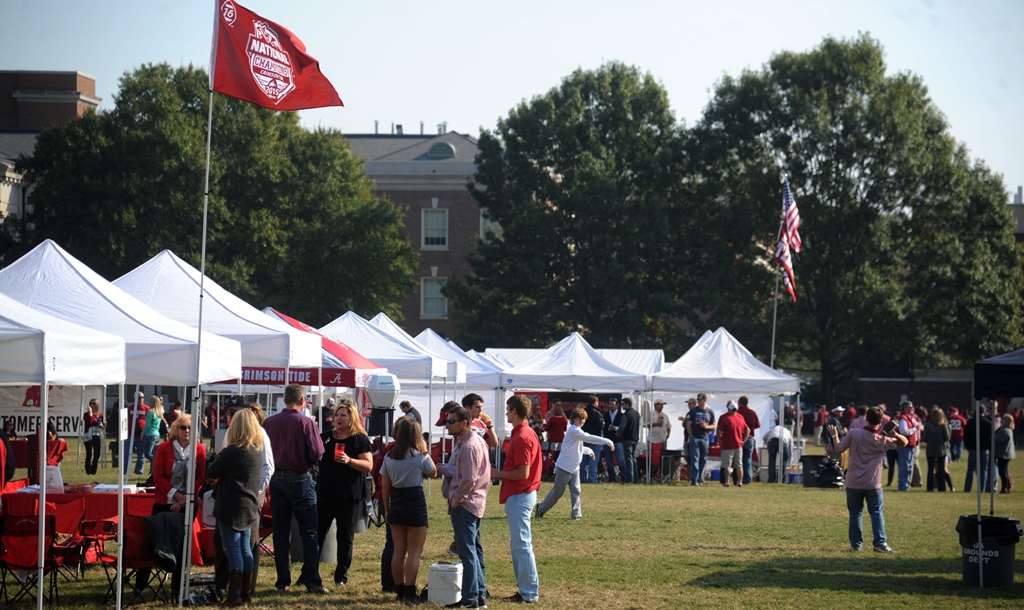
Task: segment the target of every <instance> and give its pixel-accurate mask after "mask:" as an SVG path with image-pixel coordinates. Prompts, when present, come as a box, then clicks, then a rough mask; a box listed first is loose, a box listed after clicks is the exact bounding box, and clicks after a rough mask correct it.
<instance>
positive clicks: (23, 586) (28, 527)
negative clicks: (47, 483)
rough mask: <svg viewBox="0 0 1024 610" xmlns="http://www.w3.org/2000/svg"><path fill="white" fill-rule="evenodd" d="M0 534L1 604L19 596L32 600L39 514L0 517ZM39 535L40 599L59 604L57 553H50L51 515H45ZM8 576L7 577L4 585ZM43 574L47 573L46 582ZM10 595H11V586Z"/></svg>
mask: <svg viewBox="0 0 1024 610" xmlns="http://www.w3.org/2000/svg"><path fill="white" fill-rule="evenodd" d="M0 522H2V526H3V534H2V535H0V593H2V594H3V598H4V602H5V603H15V602H18V601H20V600H21V599H23V598H29V599H35V592H36V589H37V588H38V578H39V573H38V566H39V563H40V559H39V517H38V516H20V517H18V516H13V515H4V516H3V517H0ZM44 523H45V530H44V532H45V533H44V535H43V558H44V559H43V561H42V564H43V579H44V582H43V585H44V587H45V591H44V593H43V599H44V600H45V601H46V602H48V603H52V604H59V603H60V594H59V592H58V590H57V570H58V568H59V567H60V561H61V559H60V556H59V555H56V554H55V553H54V552H53V532H54V527H55V525H54V523H55V521H54V518H53V515H47V516H46V520H45V522H44ZM8 575H10V576H11V579H10V580H11V582H10V585H8V578H7V577H8ZM47 576H49V579H48V581H49V582H46V581H47V578H46V577H47ZM12 588H13V589H14V595H13V597H12V596H11V589H12Z"/></svg>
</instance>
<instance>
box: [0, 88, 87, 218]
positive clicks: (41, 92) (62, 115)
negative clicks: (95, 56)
mask: <svg viewBox="0 0 1024 610" xmlns="http://www.w3.org/2000/svg"><path fill="white" fill-rule="evenodd" d="M99 105H100V98H98V97H96V79H95V78H93V77H91V76H89V75H87V74H82V73H81V72H30V71H23V70H15V71H0V223H4V222H18V221H19V219H21V218H24V214H25V206H26V205H27V204H28V193H27V192H26V190H27V189H26V186H25V184H24V181H23V177H22V176H21V174H19V173H18V172H16V171H15V170H14V166H15V162H16V161H17V159H18V156H20V155H23V154H26V155H27V154H31V153H32V150H33V149H34V148H35V145H36V136H37V135H38V134H39V132H40V131H41V130H42V129H43V128H44V127H49V126H51V125H60V124H63V123H68V122H70V121H72V120H74V119H76V118H78V117H80V116H82V115H83V114H85V113H86V112H92V111H95V110H96V108H98V107H99Z"/></svg>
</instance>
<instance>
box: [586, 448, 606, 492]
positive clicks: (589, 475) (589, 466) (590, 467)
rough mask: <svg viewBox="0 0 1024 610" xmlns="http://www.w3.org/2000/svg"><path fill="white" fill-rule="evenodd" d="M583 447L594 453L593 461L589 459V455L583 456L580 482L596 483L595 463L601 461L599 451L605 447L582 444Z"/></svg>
mask: <svg viewBox="0 0 1024 610" xmlns="http://www.w3.org/2000/svg"><path fill="white" fill-rule="evenodd" d="M583 445H584V446H585V447H587V448H589V449H590V450H591V451H593V452H594V459H590V456H589V455H584V456H583V463H582V464H580V482H581V483H597V461H598V460H599V459H601V450H602V449H604V447H605V446H604V445H591V444H590V443H584V444H583Z"/></svg>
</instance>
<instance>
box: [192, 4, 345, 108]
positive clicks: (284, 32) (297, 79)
mask: <svg viewBox="0 0 1024 610" xmlns="http://www.w3.org/2000/svg"><path fill="white" fill-rule="evenodd" d="M210 87H211V88H212V89H213V90H214V91H216V92H218V93H223V94H224V95H230V96H231V97H236V98H238V99H240V100H244V101H246V102H250V103H252V104H256V105H257V106H262V107H264V108H270V109H271V110H303V109H306V108H320V107H323V106H343V105H344V104H342V103H341V98H339V97H338V92H337V91H335V90H334V86H333V85H331V83H330V81H328V80H327V78H326V77H325V76H324V75H323V74H322V73H321V72H320V63H319V62H318V61H317V60H315V59H313V58H312V57H310V56H309V55H307V54H306V45H304V44H302V41H301V40H299V38H298V37H297V36H296V35H295V34H293V33H291V31H289V30H288V28H285V27H283V26H281V25H278V24H276V23H274V22H273V21H270V20H268V19H264V18H263V17H260V16H259V15H257V14H256V13H253V12H252V11H250V10H248V9H246V8H245V7H243V6H242V5H240V4H238V3H237V2H235V1H234V0H223V1H222V2H220V3H219V4H218V5H217V15H216V18H215V23H214V26H213V51H212V53H211V57H210Z"/></svg>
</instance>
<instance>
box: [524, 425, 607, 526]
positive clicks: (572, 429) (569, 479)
mask: <svg viewBox="0 0 1024 610" xmlns="http://www.w3.org/2000/svg"><path fill="white" fill-rule="evenodd" d="M569 420H570V422H571V423H570V425H569V428H568V429H567V430H566V431H565V440H563V441H562V451H561V453H559V454H558V459H557V460H555V486H554V487H552V488H551V491H549V492H548V495H547V496H546V497H545V498H544V501H543V502H541V503H540V504H538V505H537V518H538V519H539V518H542V517H543V516H544V514H545V513H547V512H548V511H550V510H551V509H552V508H554V506H555V504H556V503H557V502H558V500H559V499H560V498H561V497H562V494H564V493H565V487H566V485H568V486H569V498H570V500H571V502H572V504H571V508H570V513H569V516H570V517H572V519H573V520H574V521H578V520H580V519H582V518H583V511H582V509H581V508H580V463H581V462H582V460H583V452H584V451H588V450H589V449H587V448H586V447H585V446H584V443H589V444H593V445H598V446H600V445H604V446H607V447H611V446H613V445H614V443H613V442H612V440H611V439H610V438H602V437H600V436H592V435H590V434H587V433H586V432H584V431H583V424H584V423H585V422H586V421H587V412H586V410H585V409H582V408H579V407H577V408H576V409H574V410H573V412H572V413H571V414H570V416H569Z"/></svg>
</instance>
